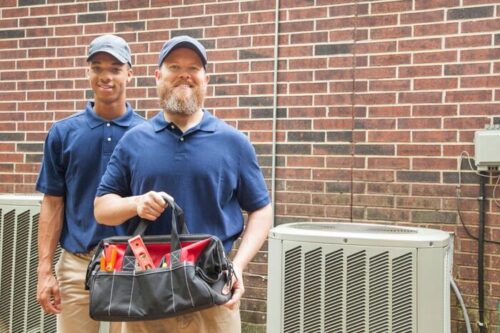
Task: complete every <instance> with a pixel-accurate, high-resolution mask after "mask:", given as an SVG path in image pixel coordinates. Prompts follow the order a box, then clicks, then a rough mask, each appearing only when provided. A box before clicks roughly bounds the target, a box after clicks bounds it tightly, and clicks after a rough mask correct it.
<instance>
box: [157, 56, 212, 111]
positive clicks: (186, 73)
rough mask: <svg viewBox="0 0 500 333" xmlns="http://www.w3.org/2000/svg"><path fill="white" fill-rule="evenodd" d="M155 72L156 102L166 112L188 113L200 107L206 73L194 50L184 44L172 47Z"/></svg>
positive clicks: (205, 84) (205, 86)
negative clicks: (179, 46) (184, 46)
mask: <svg viewBox="0 0 500 333" xmlns="http://www.w3.org/2000/svg"><path fill="white" fill-rule="evenodd" d="M155 76H156V84H157V89H158V96H159V98H160V105H161V107H162V108H163V109H164V110H165V111H166V112H169V113H175V114H184V115H192V114H194V113H196V112H197V111H198V110H200V109H201V107H202V105H203V100H204V98H205V94H206V91H207V84H208V76H207V75H206V74H205V69H204V68H203V64H202V62H201V59H200V57H199V56H198V54H197V53H196V52H194V51H193V50H191V49H188V48H178V49H176V50H174V51H172V52H171V53H170V54H169V55H168V56H167V57H166V58H165V60H164V61H163V63H162V65H161V67H160V68H159V69H158V70H156V72H155Z"/></svg>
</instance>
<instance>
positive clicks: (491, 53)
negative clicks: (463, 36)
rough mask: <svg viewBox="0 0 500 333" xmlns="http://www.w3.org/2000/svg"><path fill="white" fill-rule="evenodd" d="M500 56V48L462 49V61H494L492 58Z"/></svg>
mask: <svg viewBox="0 0 500 333" xmlns="http://www.w3.org/2000/svg"><path fill="white" fill-rule="evenodd" d="M499 57H500V48H496V49H484V50H483V49H481V50H463V51H460V59H461V61H480V60H489V61H492V60H497V59H498V58H499Z"/></svg>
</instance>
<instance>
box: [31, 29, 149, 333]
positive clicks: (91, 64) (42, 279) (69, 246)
mask: <svg viewBox="0 0 500 333" xmlns="http://www.w3.org/2000/svg"><path fill="white" fill-rule="evenodd" d="M87 62H88V68H87V75H88V78H89V82H90V85H91V87H92V90H93V93H94V102H88V104H87V106H86V108H85V110H84V111H82V112H79V113H77V114H75V115H73V116H70V117H68V118H66V119H63V120H61V121H58V122H56V123H55V124H54V125H53V126H52V128H51V129H50V131H49V133H48V135H47V139H46V141H45V148H44V157H43V162H42V167H41V170H40V175H39V178H38V181H37V183H36V189H37V190H38V191H40V192H42V193H44V197H43V201H42V206H41V212H40V219H39V226H38V234H39V237H38V251H39V262H38V285H37V300H38V302H39V303H40V305H41V307H42V308H43V310H44V311H45V312H46V313H52V314H57V332H58V333H78V332H81V333H98V332H99V322H96V321H94V320H92V319H91V318H90V317H89V309H88V306H89V305H88V303H89V300H88V297H89V295H88V291H86V290H85V289H84V285H85V283H84V281H85V273H86V269H87V266H88V263H89V260H90V257H91V255H92V250H93V249H94V247H95V246H96V245H97V243H98V242H99V241H100V240H101V239H102V238H104V237H109V236H114V235H123V234H128V233H129V232H130V231H129V230H127V224H124V225H121V226H116V227H110V226H103V225H99V224H97V223H96V222H95V219H94V213H93V201H94V197H95V193H96V189H97V185H98V184H99V181H100V179H101V176H102V174H103V173H104V171H105V170H106V165H107V163H108V161H109V159H110V157H111V153H112V152H113V149H114V148H115V146H116V144H117V142H118V140H120V139H121V137H122V136H123V134H124V133H125V132H126V131H127V130H128V129H130V128H132V127H133V126H135V125H138V124H139V123H142V122H144V121H145V120H144V119H143V118H142V117H140V116H139V115H137V114H136V113H135V112H134V111H133V110H132V107H131V106H130V105H129V104H128V103H126V97H125V90H126V86H127V83H129V82H130V80H131V78H132V69H131V67H132V60H131V54H130V48H129V46H128V44H127V43H126V42H125V40H123V39H122V38H120V37H117V36H113V35H103V36H100V37H98V38H96V39H94V40H93V41H92V42H91V44H90V45H89V49H88V57H87ZM58 242H59V244H60V245H61V247H62V252H61V256H60V259H59V261H58V263H57V265H56V267H55V272H56V277H55V276H54V275H53V274H52V270H53V267H52V262H53V260H54V253H55V250H56V247H57V244H58ZM111 329H112V332H118V331H119V329H120V325H118V324H113V325H111Z"/></svg>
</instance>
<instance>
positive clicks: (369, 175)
mask: <svg viewBox="0 0 500 333" xmlns="http://www.w3.org/2000/svg"><path fill="white" fill-rule="evenodd" d="M353 178H354V180H355V181H364V182H394V171H392V170H389V171H373V170H370V171H367V170H354V171H353Z"/></svg>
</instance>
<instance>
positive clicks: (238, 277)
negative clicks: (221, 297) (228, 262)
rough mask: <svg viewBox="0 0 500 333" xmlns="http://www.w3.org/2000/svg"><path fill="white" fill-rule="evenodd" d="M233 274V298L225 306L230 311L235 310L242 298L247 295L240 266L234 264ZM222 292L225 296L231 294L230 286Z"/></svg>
mask: <svg viewBox="0 0 500 333" xmlns="http://www.w3.org/2000/svg"><path fill="white" fill-rule="evenodd" d="M233 273H234V274H233V281H232V286H233V296H232V297H231V299H230V300H229V301H228V302H227V303H225V304H224V306H225V307H227V308H229V309H234V307H235V306H236V304H238V302H239V301H240V300H241V297H242V296H243V294H244V293H245V286H244V285H243V272H242V271H241V269H240V268H239V267H238V266H236V265H234V264H233ZM222 292H223V293H224V294H227V293H229V287H228V285H226V287H224V290H223V291H222Z"/></svg>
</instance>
